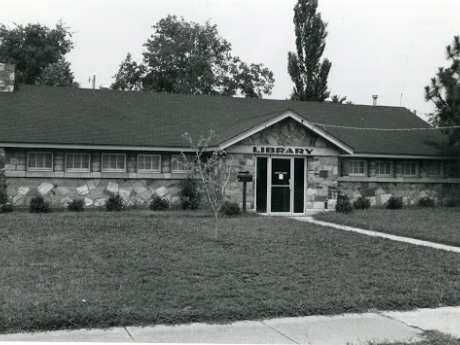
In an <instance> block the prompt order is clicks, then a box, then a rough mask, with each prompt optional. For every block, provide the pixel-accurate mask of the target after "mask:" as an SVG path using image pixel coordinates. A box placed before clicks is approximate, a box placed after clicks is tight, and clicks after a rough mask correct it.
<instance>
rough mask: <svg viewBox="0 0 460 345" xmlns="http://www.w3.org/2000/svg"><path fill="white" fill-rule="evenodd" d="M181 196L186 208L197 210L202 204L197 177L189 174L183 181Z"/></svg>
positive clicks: (183, 206) (183, 205)
mask: <svg viewBox="0 0 460 345" xmlns="http://www.w3.org/2000/svg"><path fill="white" fill-rule="evenodd" d="M180 198H181V202H182V209H184V210H197V209H198V208H199V207H200V206H201V194H200V192H199V191H198V182H197V180H196V179H194V178H193V177H191V176H189V177H188V178H187V179H185V180H182V181H181V191H180Z"/></svg>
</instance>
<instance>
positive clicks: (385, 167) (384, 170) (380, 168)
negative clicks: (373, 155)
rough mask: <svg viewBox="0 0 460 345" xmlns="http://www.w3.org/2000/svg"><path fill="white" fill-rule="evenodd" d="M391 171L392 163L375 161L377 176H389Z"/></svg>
mask: <svg viewBox="0 0 460 345" xmlns="http://www.w3.org/2000/svg"><path fill="white" fill-rule="evenodd" d="M392 170H393V163H392V162H388V161H387V162H385V161H377V162H376V163H375V174H376V175H377V176H390V175H391V174H392Z"/></svg>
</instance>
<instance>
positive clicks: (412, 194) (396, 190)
mask: <svg viewBox="0 0 460 345" xmlns="http://www.w3.org/2000/svg"><path fill="white" fill-rule="evenodd" d="M338 186H339V189H340V190H341V191H343V192H345V193H346V194H347V195H348V197H349V198H350V199H351V201H354V200H356V199H357V198H359V197H361V196H363V197H367V198H369V199H370V201H371V205H373V206H375V205H383V204H385V203H386V202H387V201H388V199H390V198H391V197H392V196H394V197H401V198H402V199H403V203H404V204H405V205H415V203H416V202H417V200H418V199H420V198H423V197H430V198H432V199H434V200H435V201H436V202H441V201H442V200H443V199H454V200H460V184H458V183H457V184H455V183H404V182H394V183H385V182H348V181H347V182H343V181H342V182H339V184H338Z"/></svg>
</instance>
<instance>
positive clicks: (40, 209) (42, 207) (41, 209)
mask: <svg viewBox="0 0 460 345" xmlns="http://www.w3.org/2000/svg"><path fill="white" fill-rule="evenodd" d="M29 211H30V213H48V212H51V208H50V205H49V204H48V203H47V202H46V201H45V200H44V199H43V197H42V196H36V197H34V198H32V200H30V206H29Z"/></svg>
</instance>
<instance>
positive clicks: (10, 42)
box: [0, 22, 73, 84]
mask: <svg viewBox="0 0 460 345" xmlns="http://www.w3.org/2000/svg"><path fill="white" fill-rule="evenodd" d="M71 37H72V33H71V32H69V30H68V28H67V27H65V26H64V24H63V23H62V22H58V23H57V24H56V27H55V28H54V29H50V28H48V27H46V26H42V25H40V24H28V25H27V26H23V25H16V27H15V28H12V29H10V28H8V27H7V26H5V25H1V26H0V61H2V62H5V63H13V64H15V65H16V81H17V82H18V83H21V84H35V83H36V82H38V81H39V77H40V75H41V73H42V71H43V70H44V69H45V68H46V67H47V66H49V65H50V64H53V63H57V62H59V61H60V60H62V59H63V57H64V55H65V54H67V53H68V52H70V51H71V49H72V48H73V43H72V41H71V40H70V38H71Z"/></svg>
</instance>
